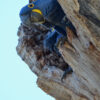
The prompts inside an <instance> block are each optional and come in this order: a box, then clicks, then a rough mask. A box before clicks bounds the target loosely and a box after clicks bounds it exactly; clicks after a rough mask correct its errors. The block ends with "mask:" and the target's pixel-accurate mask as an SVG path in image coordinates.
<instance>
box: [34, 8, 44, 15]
mask: <svg viewBox="0 0 100 100" xmlns="http://www.w3.org/2000/svg"><path fill="white" fill-rule="evenodd" d="M32 12H36V13H39V14H40V15H43V14H42V12H41V11H40V10H39V9H33V10H32Z"/></svg>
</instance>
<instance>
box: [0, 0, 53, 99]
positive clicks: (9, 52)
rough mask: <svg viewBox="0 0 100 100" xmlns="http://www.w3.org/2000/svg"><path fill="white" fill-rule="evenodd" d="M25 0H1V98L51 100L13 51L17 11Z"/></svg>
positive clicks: (17, 20)
mask: <svg viewBox="0 0 100 100" xmlns="http://www.w3.org/2000/svg"><path fill="white" fill-rule="evenodd" d="M27 3H28V0H1V2H0V100H54V98H52V97H50V96H48V95H47V94H46V93H44V92H43V91H42V90H41V89H39V88H38V87H37V85H36V78H37V77H36V76H35V75H34V74H33V73H32V72H31V70H30V69H29V68H28V66H27V65H26V64H25V63H24V62H23V61H22V60H21V58H20V57H19V56H18V55H17V53H16V45H17V43H18V37H17V30H18V26H19V25H20V19H19V11H20V9H21V8H22V7H23V6H24V5H26V4H27Z"/></svg>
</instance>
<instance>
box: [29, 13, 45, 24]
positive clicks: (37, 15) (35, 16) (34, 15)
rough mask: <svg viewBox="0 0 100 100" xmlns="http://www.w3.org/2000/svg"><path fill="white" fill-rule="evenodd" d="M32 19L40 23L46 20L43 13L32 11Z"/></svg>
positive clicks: (33, 21)
mask: <svg viewBox="0 0 100 100" xmlns="http://www.w3.org/2000/svg"><path fill="white" fill-rule="evenodd" d="M30 21H31V22H32V23H40V24H42V23H44V22H45V19H44V17H43V15H42V14H40V13H37V12H33V11H32V12H31V16H30Z"/></svg>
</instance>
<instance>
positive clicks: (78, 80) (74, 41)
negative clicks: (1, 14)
mask: <svg viewBox="0 0 100 100" xmlns="http://www.w3.org/2000/svg"><path fill="white" fill-rule="evenodd" d="M58 1H59V3H60V4H61V6H62V8H63V10H64V12H65V13H66V15H67V17H68V18H69V19H70V20H71V22H72V23H73V25H74V26H75V28H76V30H77V36H78V37H76V36H75V35H74V33H73V32H72V31H71V30H70V29H68V28H67V32H68V34H67V35H68V40H69V42H70V43H67V42H66V43H65V44H64V45H59V50H60V52H61V54H62V56H63V58H64V60H65V61H66V62H67V63H68V64H69V65H71V66H72V68H73V70H74V72H73V73H72V74H70V75H68V76H67V77H66V79H65V80H64V82H61V77H62V75H63V70H62V69H61V68H59V67H55V66H48V65H44V66H43V67H42V68H41V64H42V65H43V59H41V60H40V61H38V60H37V55H36V52H35V51H34V49H33V48H32V45H33V44H32V38H31V36H32V34H30V33H33V34H34V32H36V31H37V30H38V33H39V32H41V34H45V32H46V31H47V29H46V28H44V27H43V26H38V27H36V26H34V27H32V29H30V30H28V31H27V29H26V28H25V27H23V26H21V27H20V28H19V31H18V36H19V43H18V46H17V52H18V55H20V57H21V58H22V59H23V60H24V61H25V62H26V63H27V64H28V66H29V67H30V69H31V70H32V71H33V72H34V73H35V74H36V75H37V76H38V80H37V84H38V86H39V87H40V88H41V89H42V90H43V91H45V92H46V93H48V94H49V95H51V96H53V97H54V98H56V100H100V0H58ZM25 30H26V32H25ZM29 31H31V32H29ZM26 33H27V34H26ZM70 44H71V45H70ZM30 45H31V46H30ZM39 54H41V53H38V55H39Z"/></svg>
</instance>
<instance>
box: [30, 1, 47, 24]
mask: <svg viewBox="0 0 100 100" xmlns="http://www.w3.org/2000/svg"><path fill="white" fill-rule="evenodd" d="M34 6H35V5H34V4H33V3H31V4H29V5H28V7H29V8H33V9H32V13H37V14H38V16H35V15H34V14H33V19H34V20H33V22H34V23H39V24H43V23H45V19H44V17H43V13H42V11H41V10H39V9H34ZM38 18H39V19H38ZM40 19H43V20H41V21H40Z"/></svg>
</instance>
